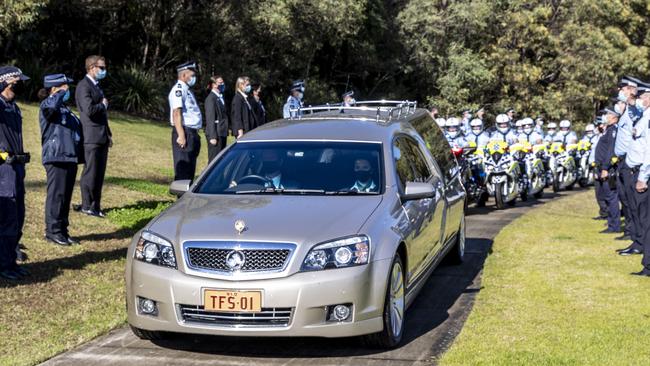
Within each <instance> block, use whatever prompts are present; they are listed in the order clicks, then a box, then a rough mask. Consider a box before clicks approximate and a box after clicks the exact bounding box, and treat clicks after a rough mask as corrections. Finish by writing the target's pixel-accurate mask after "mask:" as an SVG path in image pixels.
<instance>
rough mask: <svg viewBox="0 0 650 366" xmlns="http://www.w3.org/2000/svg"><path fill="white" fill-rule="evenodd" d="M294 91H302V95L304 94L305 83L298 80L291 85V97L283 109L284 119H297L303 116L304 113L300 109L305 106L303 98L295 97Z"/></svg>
mask: <svg viewBox="0 0 650 366" xmlns="http://www.w3.org/2000/svg"><path fill="white" fill-rule="evenodd" d="M294 91H300V93H301V94H302V93H304V92H305V82H304V81H302V80H296V81H294V82H293V84H292V85H291V89H289V93H291V95H289V97H288V98H287V102H286V103H284V107H283V108H282V117H283V118H296V117H300V116H301V115H302V112H301V111H300V108H302V106H303V104H302V98H297V97H295V96H293V92H294ZM303 95H304V94H303Z"/></svg>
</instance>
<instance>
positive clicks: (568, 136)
mask: <svg viewBox="0 0 650 366" xmlns="http://www.w3.org/2000/svg"><path fill="white" fill-rule="evenodd" d="M553 142H561V143H562V144H563V145H564V146H566V145H568V144H575V143H577V142H578V136H577V135H576V133H575V132H573V131H571V121H569V120H568V119H565V120H562V121H560V132H558V133H556V134H555V135H554V136H553Z"/></svg>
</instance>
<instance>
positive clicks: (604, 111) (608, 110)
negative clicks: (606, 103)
mask: <svg viewBox="0 0 650 366" xmlns="http://www.w3.org/2000/svg"><path fill="white" fill-rule="evenodd" d="M600 113H601V114H613V115H615V116H616V117H620V116H621V114H620V113H618V112H616V110H614V107H612V108H609V107H607V108H603V109H601V110H600Z"/></svg>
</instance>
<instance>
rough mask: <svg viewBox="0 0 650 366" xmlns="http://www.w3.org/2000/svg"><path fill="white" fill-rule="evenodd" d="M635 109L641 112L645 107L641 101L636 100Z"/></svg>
mask: <svg viewBox="0 0 650 366" xmlns="http://www.w3.org/2000/svg"><path fill="white" fill-rule="evenodd" d="M635 105H636V108H637V109H638V110H640V111H641V112H643V111H645V109H646V107H645V106H644V105H643V101H642V100H641V99H637V100H636V104H635Z"/></svg>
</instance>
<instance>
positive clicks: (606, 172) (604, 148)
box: [595, 109, 621, 233]
mask: <svg viewBox="0 0 650 366" xmlns="http://www.w3.org/2000/svg"><path fill="white" fill-rule="evenodd" d="M604 113H605V115H606V120H607V125H606V127H605V128H606V129H605V133H604V134H603V136H602V137H601V138H600V140H599V141H598V147H597V148H596V159H595V162H596V166H597V168H598V171H600V175H599V177H598V178H599V179H600V180H601V183H602V195H603V199H604V200H605V202H606V203H607V229H605V230H603V231H601V233H618V232H620V230H621V212H620V208H619V205H618V197H617V193H616V188H617V187H616V184H614V186H612V185H611V183H612V180H611V179H610V175H611V174H615V169H616V168H615V166H614V165H613V164H612V158H613V157H614V156H615V155H614V143H615V140H616V134H617V133H616V132H617V131H616V123H618V119H619V117H620V114H619V113H618V112H616V111H614V110H613V109H605V110H604Z"/></svg>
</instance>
